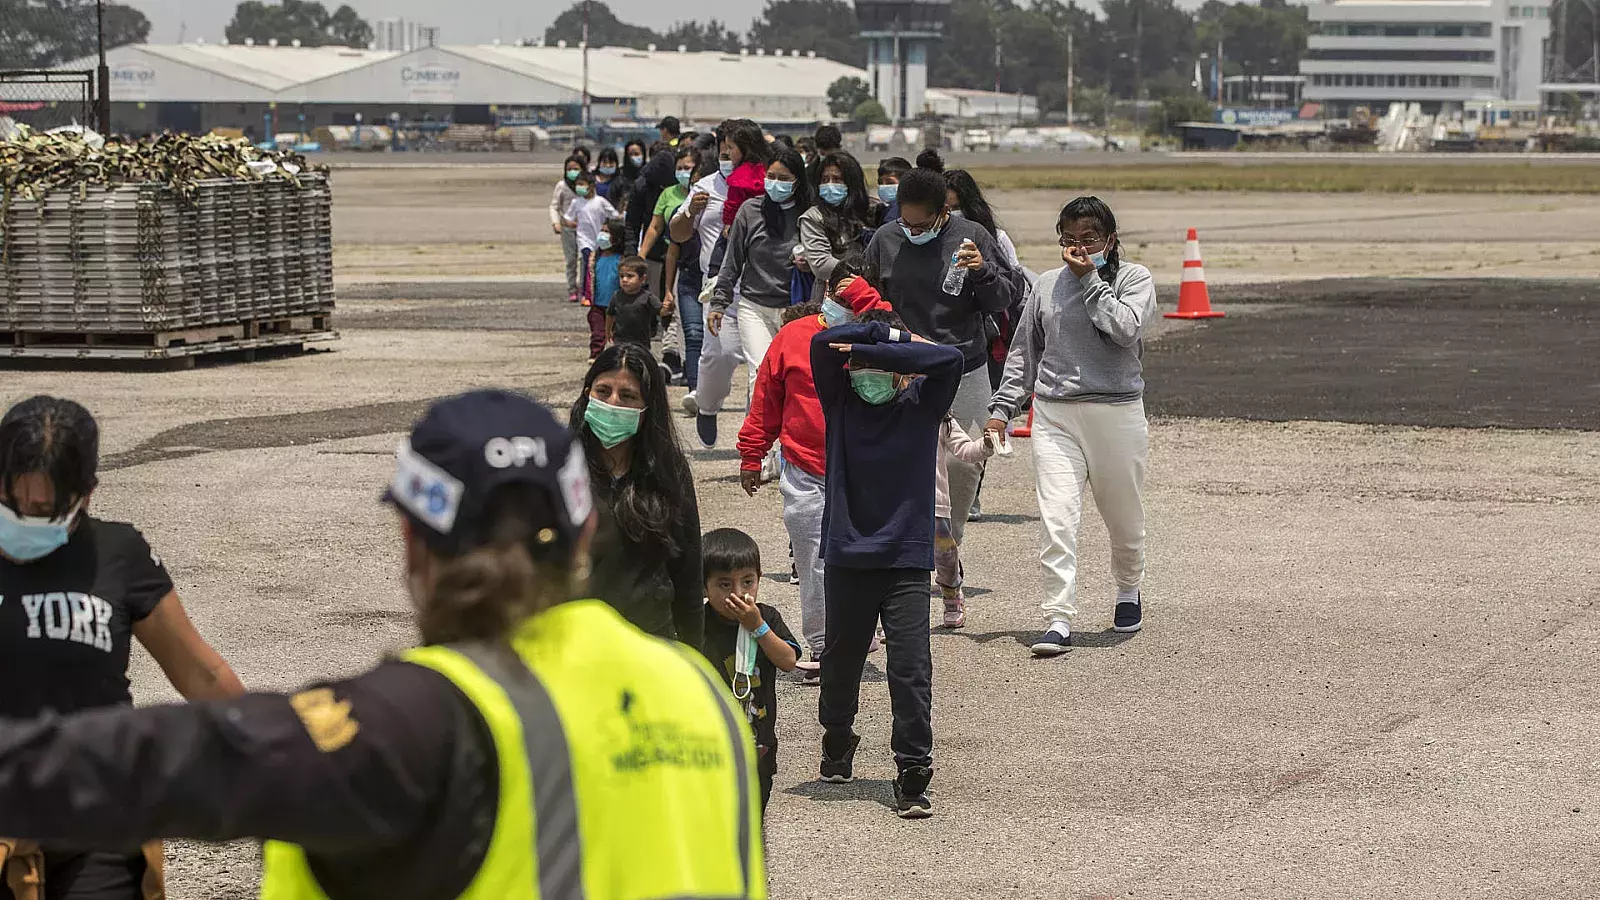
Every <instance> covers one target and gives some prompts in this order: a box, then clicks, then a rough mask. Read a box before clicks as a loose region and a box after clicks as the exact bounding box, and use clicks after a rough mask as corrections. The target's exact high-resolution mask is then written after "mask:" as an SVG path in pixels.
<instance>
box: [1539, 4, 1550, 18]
mask: <svg viewBox="0 0 1600 900" xmlns="http://www.w3.org/2000/svg"><path fill="white" fill-rule="evenodd" d="M1539 18H1541V19H1548V18H1550V7H1548V6H1541V7H1539Z"/></svg>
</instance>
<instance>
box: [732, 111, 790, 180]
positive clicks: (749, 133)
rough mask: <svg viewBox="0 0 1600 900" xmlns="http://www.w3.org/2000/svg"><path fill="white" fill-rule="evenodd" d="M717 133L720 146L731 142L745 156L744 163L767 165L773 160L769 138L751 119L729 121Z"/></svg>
mask: <svg viewBox="0 0 1600 900" xmlns="http://www.w3.org/2000/svg"><path fill="white" fill-rule="evenodd" d="M717 131H718V134H717V141H718V144H719V146H720V144H721V142H722V141H731V142H732V143H733V145H734V146H735V147H738V148H739V153H740V154H741V155H743V156H744V161H743V162H755V163H762V164H765V163H767V162H768V161H769V160H771V159H772V158H773V157H772V154H771V152H770V148H768V147H767V138H766V136H765V135H763V134H762V133H761V126H760V125H757V124H756V123H755V122H753V121H751V120H749V119H729V120H727V121H726V122H723V123H722V127H721V128H719V129H718V130H717ZM741 164H742V163H741ZM802 168H803V167H802Z"/></svg>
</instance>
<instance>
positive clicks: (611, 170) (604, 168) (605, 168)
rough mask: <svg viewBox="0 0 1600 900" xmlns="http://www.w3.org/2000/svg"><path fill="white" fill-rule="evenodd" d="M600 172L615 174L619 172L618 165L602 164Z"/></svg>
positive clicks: (602, 173)
mask: <svg viewBox="0 0 1600 900" xmlns="http://www.w3.org/2000/svg"><path fill="white" fill-rule="evenodd" d="M600 174H601V175H615V174H617V167H616V166H601V167H600Z"/></svg>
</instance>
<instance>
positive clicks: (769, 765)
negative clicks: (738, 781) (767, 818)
mask: <svg viewBox="0 0 1600 900" xmlns="http://www.w3.org/2000/svg"><path fill="white" fill-rule="evenodd" d="M756 753H758V754H760V758H759V759H757V760H756V777H757V778H758V779H759V780H760V782H761V813H762V815H766V812H767V801H768V800H771V799H772V778H773V776H775V775H777V774H778V748H777V747H775V746H774V747H761V746H758V747H756Z"/></svg>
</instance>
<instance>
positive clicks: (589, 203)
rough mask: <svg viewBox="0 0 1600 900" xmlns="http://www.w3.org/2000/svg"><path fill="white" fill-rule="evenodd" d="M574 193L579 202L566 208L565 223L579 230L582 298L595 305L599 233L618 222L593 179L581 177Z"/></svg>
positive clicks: (590, 176) (588, 175)
mask: <svg viewBox="0 0 1600 900" xmlns="http://www.w3.org/2000/svg"><path fill="white" fill-rule="evenodd" d="M572 190H573V192H574V193H576V194H577V195H578V199H576V200H574V201H572V205H571V206H568V207H567V215H566V223H567V225H568V227H571V228H575V229H577V232H578V255H579V257H580V258H581V259H582V260H583V296H582V298H581V300H582V302H583V304H584V305H585V306H589V305H592V304H593V303H594V257H595V252H596V250H597V249H598V248H599V246H600V232H601V231H602V230H604V228H605V225H606V222H608V221H610V220H611V219H614V218H616V216H617V209H616V207H614V206H612V205H611V201H609V200H607V199H606V198H604V197H601V196H599V195H597V194H596V193H595V190H594V177H593V176H592V175H590V174H589V173H588V172H580V173H578V179H577V181H575V182H573V185H572Z"/></svg>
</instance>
